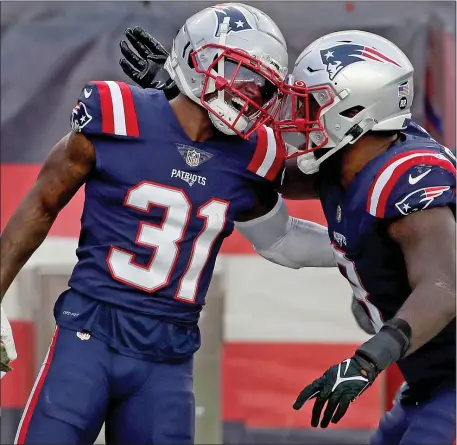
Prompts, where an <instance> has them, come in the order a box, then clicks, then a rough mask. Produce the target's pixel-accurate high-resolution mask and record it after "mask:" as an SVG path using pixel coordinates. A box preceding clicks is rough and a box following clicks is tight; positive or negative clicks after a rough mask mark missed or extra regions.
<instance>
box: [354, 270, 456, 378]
mask: <svg viewBox="0 0 457 445" xmlns="http://www.w3.org/2000/svg"><path fill="white" fill-rule="evenodd" d="M451 264H452V262H451ZM454 267H455V263H454ZM433 275H434V276H435V277H436V279H434V280H431V279H430V278H428V279H427V277H425V278H424V280H423V281H422V282H420V283H418V285H417V286H416V287H415V288H414V290H413V292H412V293H411V295H410V296H409V297H408V299H407V300H406V302H405V303H404V304H403V306H402V307H401V308H400V310H399V311H398V313H397V314H396V315H395V317H394V318H393V319H392V320H389V321H388V322H387V323H386V324H385V325H384V326H383V328H382V329H381V330H380V331H379V332H378V333H377V334H376V335H375V336H373V337H372V338H371V339H370V340H368V341H367V342H365V343H364V344H363V345H361V346H360V348H359V349H358V350H357V352H358V353H360V354H362V355H364V356H365V357H366V358H368V359H369V360H370V361H371V362H372V363H374V364H375V365H376V367H377V368H378V369H379V370H380V371H382V370H384V369H386V368H387V367H388V366H389V365H390V364H392V363H395V362H397V361H398V360H400V359H401V358H403V357H406V356H407V355H409V354H412V353H413V352H414V351H416V350H417V349H419V348H420V347H422V346H423V345H424V344H426V343H428V342H429V341H430V340H431V339H432V338H434V337H435V336H436V335H438V334H439V333H440V332H441V331H442V330H443V329H444V328H445V327H446V326H447V325H448V324H449V323H450V322H452V320H453V318H454V317H455V306H456V305H455V276H454V275H453V274H442V273H439V272H437V273H436V274H432V276H433Z"/></svg>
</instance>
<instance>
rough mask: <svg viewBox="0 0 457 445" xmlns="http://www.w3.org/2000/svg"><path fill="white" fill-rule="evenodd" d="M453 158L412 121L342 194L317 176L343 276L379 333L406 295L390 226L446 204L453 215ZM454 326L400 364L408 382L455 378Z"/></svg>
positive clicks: (405, 280) (400, 256) (406, 283)
mask: <svg viewBox="0 0 457 445" xmlns="http://www.w3.org/2000/svg"><path fill="white" fill-rule="evenodd" d="M455 183H456V169H455V157H454V155H453V154H452V152H451V151H450V150H449V149H447V148H446V147H443V146H441V145H440V144H438V143H437V142H436V141H434V140H433V139H432V138H431V137H430V135H429V134H428V133H426V132H425V130H423V129H422V128H421V127H420V126H418V125H417V124H415V123H414V122H410V124H409V126H408V127H407V129H406V130H405V131H404V132H402V133H401V137H400V138H399V139H398V140H397V141H396V142H395V143H394V144H392V146H391V147H390V148H389V149H388V150H387V151H386V152H385V153H383V154H382V155H380V156H378V157H376V158H375V159H373V160H372V161H370V162H369V163H368V164H367V165H366V166H365V167H364V168H363V169H362V171H361V172H360V173H359V174H357V175H356V177H355V179H354V181H353V182H352V184H351V185H350V186H349V188H348V190H346V191H344V190H343V189H342V188H341V187H340V186H339V185H336V184H330V183H329V182H328V181H325V180H324V179H323V177H322V178H319V181H318V191H319V195H320V199H321V202H322V206H323V209H324V213H325V216H326V219H327V222H328V231H329V236H330V239H331V241H332V245H333V248H334V253H335V258H336V261H337V264H338V267H339V269H340V271H341V273H342V274H343V275H344V276H345V277H346V278H347V280H348V281H349V283H350V285H351V287H352V289H353V292H354V295H355V297H356V298H357V300H358V301H359V302H360V303H361V304H362V305H363V307H364V309H365V310H366V312H367V314H368V315H369V317H370V319H371V321H372V323H373V326H374V327H375V329H376V330H379V329H380V328H381V327H382V325H383V323H384V322H386V321H387V320H389V319H391V318H392V317H394V315H395V314H396V313H397V312H398V310H399V309H400V307H401V306H402V305H403V303H404V302H405V300H406V298H407V297H408V296H409V294H410V293H411V288H410V285H409V281H408V274H407V270H406V265H405V262H404V258H403V254H402V252H401V250H400V247H399V246H398V244H396V243H395V242H394V241H393V240H392V239H391V238H390V237H389V235H388V233H387V226H388V223H389V221H392V220H393V219H396V218H401V217H404V216H406V215H408V214H410V213H412V212H417V211H422V210H426V209H431V208H433V207H438V206H450V207H451V209H452V210H453V212H454V215H455ZM455 360H456V356H455V323H454V322H452V323H450V324H449V325H448V326H447V327H446V328H445V329H444V330H443V331H442V332H441V333H440V334H439V335H438V336H437V337H435V338H434V339H433V340H431V341H430V342H429V343H428V344H426V345H424V346H423V347H422V348H420V349H419V350H418V351H416V352H415V353H413V354H411V355H409V356H408V357H406V358H404V359H403V360H401V361H399V363H398V365H399V367H400V369H401V371H402V372H403V374H404V376H405V378H406V380H407V381H408V383H409V384H410V385H411V384H413V385H414V384H417V383H418V382H421V384H423V383H424V384H425V382H426V381H433V380H434V381H435V382H436V381H440V379H445V378H450V379H454V378H455Z"/></svg>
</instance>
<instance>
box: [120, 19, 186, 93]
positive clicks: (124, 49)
mask: <svg viewBox="0 0 457 445" xmlns="http://www.w3.org/2000/svg"><path fill="white" fill-rule="evenodd" d="M125 36H126V38H127V40H128V42H129V43H127V42H126V41H125V40H122V41H121V43H120V47H121V53H122V55H123V56H124V57H125V58H122V59H120V60H119V64H120V65H121V68H122V70H123V71H124V73H125V74H126V75H127V76H128V77H130V79H132V80H133V81H134V82H135V83H136V84H138V85H139V86H140V87H142V88H154V89H156V90H163V92H164V93H165V95H166V96H167V99H168V100H170V99H172V98H174V97H176V96H177V95H178V94H179V89H178V87H177V86H176V84H175V82H174V81H173V80H172V79H171V77H170V75H169V74H168V71H167V70H166V69H165V68H164V63H165V61H166V60H167V57H168V51H167V50H166V49H165V48H164V47H163V45H162V44H161V43H160V42H159V41H158V40H156V39H155V38H154V37H152V36H151V34H149V33H148V32H146V31H145V30H144V29H143V28H140V27H138V26H136V27H135V28H133V29H130V28H128V29H126V30H125ZM129 44H130V45H131V47H133V49H135V51H136V52H137V53H138V55H137V54H136V53H135V51H133V49H132V48H131V47H130V46H129Z"/></svg>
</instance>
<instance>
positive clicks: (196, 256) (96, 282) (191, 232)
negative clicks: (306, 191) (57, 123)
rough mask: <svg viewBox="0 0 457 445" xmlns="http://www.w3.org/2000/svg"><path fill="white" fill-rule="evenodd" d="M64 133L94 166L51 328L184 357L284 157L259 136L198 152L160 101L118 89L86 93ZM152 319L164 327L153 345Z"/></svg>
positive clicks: (89, 88)
mask: <svg viewBox="0 0 457 445" xmlns="http://www.w3.org/2000/svg"><path fill="white" fill-rule="evenodd" d="M71 125H72V129H73V131H77V132H82V133H83V134H84V135H85V136H86V137H87V138H88V139H89V140H90V141H91V142H92V144H93V146H94V147H95V152H96V165H95V168H94V170H93V172H92V173H91V175H90V177H89V178H88V180H87V183H86V185H85V202H84V210H83V215H82V220H81V234H80V239H79V246H78V249H77V257H78V262H77V264H76V266H75V268H74V271H73V273H72V276H71V279H70V282H69V286H70V290H69V291H67V292H66V293H65V294H64V295H63V296H62V297H61V298H60V299H59V301H58V303H57V306H56V309H55V314H56V317H57V321H58V323H60V324H62V325H64V326H66V327H70V328H75V329H85V330H87V331H89V332H91V333H92V334H93V335H96V336H98V337H99V338H102V339H106V341H108V342H109V343H110V344H111V345H113V346H114V347H116V348H117V349H119V350H120V351H121V352H123V353H125V354H127V355H131V356H135V357H140V358H144V357H146V358H147V357H152V358H154V359H157V357H159V358H160V357H165V358H170V357H181V356H188V355H190V354H191V353H193V352H194V350H195V349H196V348H197V347H198V345H199V337H198V331H197V328H196V324H197V321H198V317H199V313H200V311H201V309H202V305H203V304H204V302H205V295H206V293H207V290H208V287H209V284H210V281H211V277H212V273H213V268H214V265H215V260H216V256H217V253H218V251H219V249H220V247H221V244H222V242H223V240H224V238H226V237H227V236H229V235H230V234H231V233H232V231H233V228H234V220H236V217H237V215H240V214H241V213H243V212H248V211H249V209H251V208H252V207H253V205H254V201H255V198H256V189H257V188H258V187H271V188H272V189H273V188H274V187H275V181H276V178H277V177H278V175H279V173H280V171H281V170H282V168H283V163H284V157H285V155H284V153H283V152H282V151H281V148H280V147H279V146H277V145H276V143H275V138H274V135H273V132H272V130H271V129H268V128H266V127H262V128H261V129H260V130H259V131H258V133H257V135H256V136H255V137H253V138H251V139H250V140H248V141H244V140H242V139H241V138H238V137H235V136H233V137H229V136H223V135H218V136H216V137H215V138H214V139H211V140H209V141H206V142H201V143H198V142H193V141H191V140H190V139H189V137H188V136H187V135H186V133H185V132H184V130H183V129H182V127H181V125H180V124H179V122H178V120H177V118H176V116H175V114H174V113H173V111H172V108H171V107H170V104H169V103H168V101H167V100H166V98H165V96H164V95H163V93H162V92H158V91H155V90H150V89H147V90H143V89H139V88H137V87H133V86H130V85H127V84H124V83H121V82H111V81H107V82H91V83H89V84H87V85H86V86H85V87H84V88H83V90H82V92H81V95H80V97H79V102H78V104H77V105H76V107H75V108H74V109H73V112H72V116H71ZM75 294H77V296H75ZM154 319H157V320H162V321H163V320H165V321H167V322H168V323H167V325H166V326H165V325H164V324H163V323H162V324H161V325H160V329H162V330H163V332H162V333H160V335H158V334H157V335H156V333H154V331H158V330H160V329H159V328H158V327H157V326H155V325H154V323H153V320H154ZM169 325H174V326H175V328H172V327H170V326H169ZM178 328H181V331H182V335H181V337H180V336H179V335H177V334H176V332H175V331H173V332H172V330H173V329H175V330H176V329H178ZM189 329H190V331H189ZM189 332H190V333H189ZM189 335H193V338H192V339H190V340H189V338H188V337H189ZM170 345H171V346H170ZM161 348H162V349H167V348H168V349H167V350H166V351H164V350H161Z"/></svg>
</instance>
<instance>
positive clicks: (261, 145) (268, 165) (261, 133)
mask: <svg viewBox="0 0 457 445" xmlns="http://www.w3.org/2000/svg"><path fill="white" fill-rule="evenodd" d="M285 160H286V150H285V147H284V144H282V143H281V142H280V141H279V139H277V137H276V136H275V134H274V132H273V130H272V129H271V128H269V127H266V126H262V127H260V128H259V130H258V131H257V135H256V138H255V140H254V146H253V150H252V156H251V158H250V161H249V164H248V167H247V170H248V172H249V173H250V175H251V177H252V178H253V179H254V181H256V182H260V183H270V184H272V185H273V186H274V187H275V188H276V187H279V186H280V185H281V180H282V175H283V172H284V168H285Z"/></svg>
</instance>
